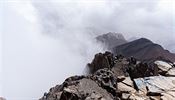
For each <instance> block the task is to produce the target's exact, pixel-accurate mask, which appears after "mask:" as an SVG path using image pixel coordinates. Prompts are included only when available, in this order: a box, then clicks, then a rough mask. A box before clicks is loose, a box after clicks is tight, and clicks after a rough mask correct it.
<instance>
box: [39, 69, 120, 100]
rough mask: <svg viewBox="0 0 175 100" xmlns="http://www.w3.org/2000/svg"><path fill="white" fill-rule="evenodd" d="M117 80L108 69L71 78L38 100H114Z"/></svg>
mask: <svg viewBox="0 0 175 100" xmlns="http://www.w3.org/2000/svg"><path fill="white" fill-rule="evenodd" d="M116 90H117V80H116V79H115V77H114V75H113V73H112V72H111V71H110V70H108V69H100V70H98V71H97V72H96V73H94V74H92V75H88V76H73V77H70V78H68V79H66V80H65V81H64V83H63V84H62V85H57V86H55V87H53V88H51V89H50V91H49V92H48V93H45V94H44V96H43V97H42V98H41V99H40V100H114V99H115V97H117V91H116Z"/></svg>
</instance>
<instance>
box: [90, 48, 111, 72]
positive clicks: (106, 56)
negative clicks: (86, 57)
mask: <svg viewBox="0 0 175 100" xmlns="http://www.w3.org/2000/svg"><path fill="white" fill-rule="evenodd" d="M87 66H88V69H89V72H90V73H94V72H96V71H97V70H98V69H102V68H110V67H112V66H113V54H112V53H111V52H108V51H106V52H105V53H98V54H96V55H95V57H94V60H93V61H92V62H91V63H89V64H88V65H87Z"/></svg>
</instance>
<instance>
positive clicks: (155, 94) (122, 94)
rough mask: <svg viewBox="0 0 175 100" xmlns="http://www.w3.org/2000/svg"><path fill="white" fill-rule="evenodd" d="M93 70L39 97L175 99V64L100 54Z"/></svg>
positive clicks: (59, 99) (55, 99) (57, 99)
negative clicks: (147, 61)
mask: <svg viewBox="0 0 175 100" xmlns="http://www.w3.org/2000/svg"><path fill="white" fill-rule="evenodd" d="M87 68H88V69H89V73H88V74H87V75H82V76H72V77H69V78H67V79H66V80H65V81H64V82H63V83H62V84H61V85H56V86H55V87H53V88H51V89H50V90H49V92H48V93H44V96H43V97H41V98H40V99H39V100H175V77H174V76H175V65H174V64H173V63H171V62H166V61H161V60H156V61H154V62H152V63H146V62H142V61H140V60H138V59H136V58H134V57H125V56H123V55H114V54H112V53H111V52H108V51H107V52H105V53H98V54H96V55H95V57H94V59H93V60H92V62H91V63H89V64H87Z"/></svg>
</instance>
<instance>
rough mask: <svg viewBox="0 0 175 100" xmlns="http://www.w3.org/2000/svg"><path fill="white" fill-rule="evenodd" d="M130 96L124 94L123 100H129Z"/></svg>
mask: <svg viewBox="0 0 175 100" xmlns="http://www.w3.org/2000/svg"><path fill="white" fill-rule="evenodd" d="M130 95H131V94H129V93H122V100H128V99H129V97H130Z"/></svg>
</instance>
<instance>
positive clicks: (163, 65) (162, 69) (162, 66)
mask: <svg viewBox="0 0 175 100" xmlns="http://www.w3.org/2000/svg"><path fill="white" fill-rule="evenodd" d="M154 63H155V64H156V65H157V66H158V68H159V74H161V75H165V74H166V73H167V72H168V71H169V70H170V69H171V68H172V66H171V64H169V63H167V62H165V61H155V62H154Z"/></svg>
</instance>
